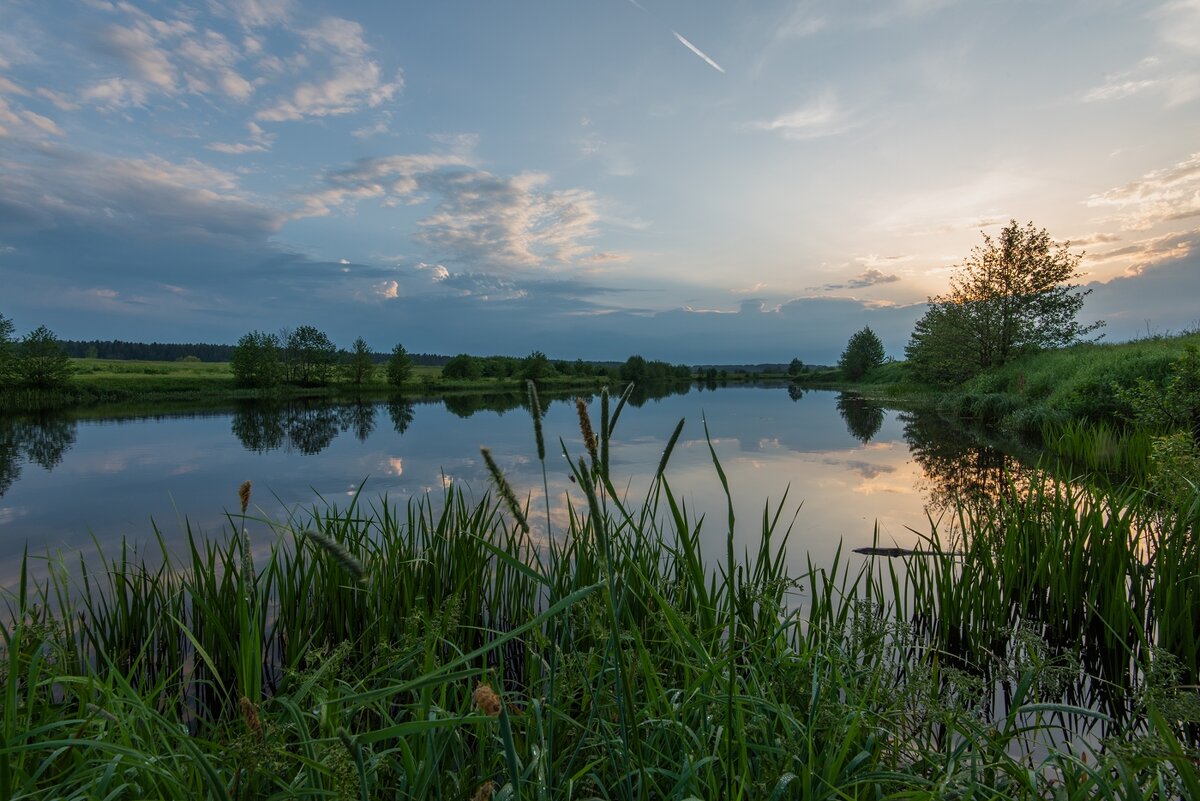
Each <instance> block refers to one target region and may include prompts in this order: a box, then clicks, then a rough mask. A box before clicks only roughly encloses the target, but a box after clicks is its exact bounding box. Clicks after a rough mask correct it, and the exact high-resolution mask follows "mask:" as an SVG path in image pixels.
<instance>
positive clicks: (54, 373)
mask: <svg viewBox="0 0 1200 801" xmlns="http://www.w3.org/2000/svg"><path fill="white" fill-rule="evenodd" d="M11 371H12V373H13V376H14V379H15V381H14V383H16V384H18V385H19V386H23V387H28V388H30V389H60V388H62V387H65V386H66V385H67V383H68V382H69V381H70V379H71V359H70V357H69V356H67V352H66V351H64V350H63V349H62V346H61V345H59V344H58V340H57V339H56V338H55V336H54V333H53V332H52V331H51V330H50V329H49V328H47V327H46V326H44V325H40V326H38V327H37V328H35V329H34V330H33V331H30V332H29V333H28V334H26V335H25V336H24V337H23V338H22V339H21V341H20V342H19V343H18V344H17V346H16V354H15V359H14V360H13V366H12V368H11Z"/></svg>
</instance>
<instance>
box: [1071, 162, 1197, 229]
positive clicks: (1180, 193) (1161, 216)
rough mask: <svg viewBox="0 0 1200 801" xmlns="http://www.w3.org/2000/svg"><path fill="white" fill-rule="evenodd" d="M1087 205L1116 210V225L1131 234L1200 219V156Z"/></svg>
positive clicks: (1099, 197) (1092, 199) (1109, 193)
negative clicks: (1162, 225)
mask: <svg viewBox="0 0 1200 801" xmlns="http://www.w3.org/2000/svg"><path fill="white" fill-rule="evenodd" d="M1086 204H1087V205H1088V206H1089V207H1092V208H1112V209H1116V210H1117V215H1116V217H1115V220H1116V222H1118V223H1119V224H1120V225H1121V226H1122V227H1124V228H1127V229H1132V230H1145V229H1147V228H1152V227H1154V226H1156V225H1159V224H1160V223H1164V222H1168V221H1174V220H1185V219H1189V218H1192V217H1197V216H1200V152H1196V153H1193V154H1192V155H1191V156H1189V157H1188V158H1186V159H1184V160H1183V161H1180V162H1177V163H1176V164H1173V165H1172V166H1170V167H1165V168H1163V169H1159V170H1153V171H1152V172H1148V173H1146V175H1144V176H1143V177H1142V178H1141V179H1140V180H1137V181H1132V182H1130V183H1128V184H1125V185H1124V186H1118V187H1115V188H1113V189H1110V190H1108V191H1107V192H1103V193H1100V194H1097V195H1092V196H1091V197H1089V198H1088V199H1087V201H1086Z"/></svg>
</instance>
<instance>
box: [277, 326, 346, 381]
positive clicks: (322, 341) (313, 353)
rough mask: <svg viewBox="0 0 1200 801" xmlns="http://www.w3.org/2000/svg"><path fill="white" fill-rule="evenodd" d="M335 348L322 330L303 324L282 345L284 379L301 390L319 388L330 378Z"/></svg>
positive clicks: (335, 356)
mask: <svg viewBox="0 0 1200 801" xmlns="http://www.w3.org/2000/svg"><path fill="white" fill-rule="evenodd" d="M336 358H337V348H336V347H335V346H334V344H333V342H331V341H330V339H329V337H328V336H327V335H326V334H325V332H324V331H321V330H320V329H318V328H315V327H314V326H311V325H302V326H300V327H299V328H297V329H295V330H294V331H291V332H289V333H288V335H287V338H286V341H285V343H284V363H285V365H286V373H287V380H288V381H290V382H292V383H293V384H299V385H300V386H302V387H320V386H325V385H326V384H328V383H329V381H330V379H331V378H332V377H333V365H334V361H335V360H336Z"/></svg>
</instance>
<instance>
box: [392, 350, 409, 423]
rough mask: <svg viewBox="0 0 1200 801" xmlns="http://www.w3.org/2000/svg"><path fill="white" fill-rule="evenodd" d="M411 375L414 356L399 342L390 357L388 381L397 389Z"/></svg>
mask: <svg viewBox="0 0 1200 801" xmlns="http://www.w3.org/2000/svg"><path fill="white" fill-rule="evenodd" d="M411 375H412V357H411V356H409V355H408V351H406V350H405V349H404V346H403V345H400V344H397V345H396V347H394V348H392V355H391V356H389V357H388V363H387V381H388V383H389V384H391V385H392V386H393V387H395V388H396V389H400V388H401V387H402V386H404V385H405V384H406V383H407V382H408V379H409V377H410V376H411ZM401 433H403V432H401Z"/></svg>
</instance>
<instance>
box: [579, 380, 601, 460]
mask: <svg viewBox="0 0 1200 801" xmlns="http://www.w3.org/2000/svg"><path fill="white" fill-rule="evenodd" d="M575 411H576V412H578V413H579V432H580V433H581V434H583V446H584V447H585V448H587V452H588V456H591V457H592V467H593V468H595V467H596V465H598V464H599V463H600V459H599V457H598V456H597V455H596V432H595V431H593V430H592V418H591V416H590V415H588V408H587V401H585V400H584V399H583V398H582V397H580V398H576V399H575Z"/></svg>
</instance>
